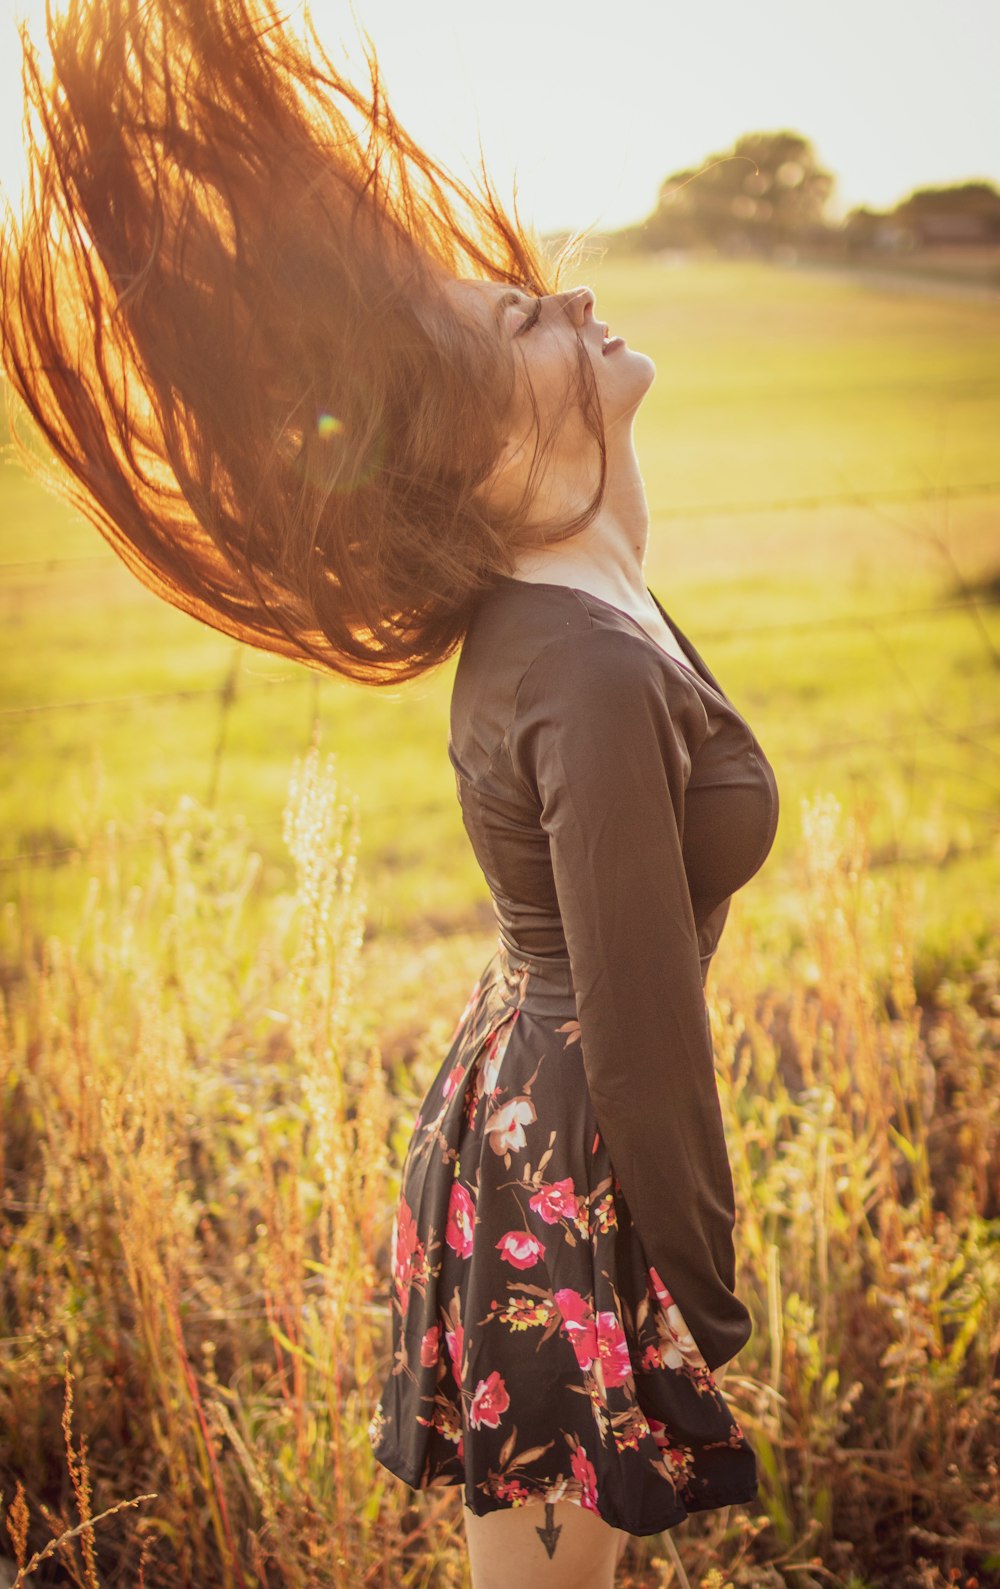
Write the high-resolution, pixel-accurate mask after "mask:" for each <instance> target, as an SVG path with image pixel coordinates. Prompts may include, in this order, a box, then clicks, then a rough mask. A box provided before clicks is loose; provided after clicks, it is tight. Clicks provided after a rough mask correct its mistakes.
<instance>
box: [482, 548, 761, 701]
mask: <svg viewBox="0 0 1000 1589" xmlns="http://www.w3.org/2000/svg"><path fill="white" fill-rule="evenodd" d="M500 578H501V579H503V580H504V581H506V583H508V584H511V585H541V586H544V588H545V589H546V590H568V591H571V592H572V594H573V595H574V596H585V597H587V598H588V600H590V601H596V602H597V603H598V605H599V606H601V607H606V608H607V609H608V611H609V612H613V613H617V614H618V616H619V618H625V619H626V620H627V621H628V622H629V623H630V624H632V625H633V626H634V627H635V628H636V629H637V630H638V631H639V633H640V634H641V635H642V636H643V637H644V639H646V640H648V641H649V644H650V645H651V646H655V648H656V650H657V651H658V652H659V653H660V655H661V657H666V659H667V661H668V662H672V663H673V664H674V667H675V668H681V669H682V670H683V671H684V672H685V673H690V674H691V675H692V676H693V677H694V678H696V679H699V680H700V682H701V683H702V684H704V685H705V686H706V688H707V689H709V690H711V691H712V693H713V695H717V696H718V697H719V699H720V700H721V701H723V702H724V703H725V705H726V706H728V707H730V708H731V710H732V711H735V710H736V708H735V707H734V706H733V703H732V701H731V700H730V699H729V696H728V695H727V694H726V692H725V691H724V690H723V688H722V686H721V685H720V684H719V683H718V681H717V679H716V678H715V676H714V674H713V673H712V671H711V669H710V668H709V667H708V665H707V663H706V662H705V660H704V658H703V657H701V656H700V655H699V653H698V652H697V651H696V650H695V647H694V646H693V645H692V643H691V641H690V640H689V639H688V637H687V635H686V634H684V633H683V631H682V630H680V629H679V628H678V627H677V625H676V623H675V622H674V620H673V619H672V618H671V616H670V614H669V613H668V612H667V610H666V608H665V607H664V606H663V603H662V602H661V601H660V599H659V597H658V596H657V595H656V594H655V593H654V592H653V591H652V590H650V588H649V586H648V585H647V586H646V590H647V591H648V593H649V595H650V596H652V598H653V600H654V602H655V603H656V607H657V611H658V612H659V613H660V616H661V617H662V618H663V621H664V623H665V624H666V625H667V628H668V629H669V630H670V633H671V634H672V635H673V637H674V639H675V640H676V641H677V644H678V645H679V646H680V648H681V650H682V651H683V652H684V655H685V656H686V657H687V658H688V661H689V662H690V664H691V666H690V667H688V666H687V665H686V664H685V663H683V662H680V661H678V659H677V657H675V656H673V655H672V654H671V652H669V651H665V650H664V648H663V646H661V645H660V643H659V641H657V640H654V639H653V637H652V635H651V634H650V633H649V632H648V630H646V629H645V628H643V626H642V624H641V623H640V622H639V620H638V618H633V616H632V614H631V613H630V612H626V611H625V610H624V608H622V607H616V606H615V604H614V602H610V601H606V600H605V599H604V597H603V596H595V595H594V593H593V591H592V590H583V589H581V588H580V587H579V586H578V585H562V584H559V583H558V582H557V581H555V580H545V579H516V578H515V577H514V576H513V575H511V574H501V575H500Z"/></svg>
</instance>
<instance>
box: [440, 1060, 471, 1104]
mask: <svg viewBox="0 0 1000 1589" xmlns="http://www.w3.org/2000/svg"><path fill="white" fill-rule="evenodd" d="M464 1075H465V1066H464V1065H453V1066H452V1067H451V1070H449V1072H448V1074H447V1076H446V1077H445V1079H444V1087H443V1088H442V1089H441V1090H442V1093H443V1095H444V1097H445V1098H450V1097H451V1095H452V1093H453V1092H454V1091H455V1088H456V1087H457V1086H458V1084H459V1082H460V1081H461V1079H462V1077H463V1076H464Z"/></svg>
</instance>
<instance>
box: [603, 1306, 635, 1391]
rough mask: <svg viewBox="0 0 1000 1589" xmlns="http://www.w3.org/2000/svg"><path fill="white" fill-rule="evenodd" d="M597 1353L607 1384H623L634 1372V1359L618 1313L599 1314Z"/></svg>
mask: <svg viewBox="0 0 1000 1589" xmlns="http://www.w3.org/2000/svg"><path fill="white" fill-rule="evenodd" d="M597 1354H598V1356H599V1357H600V1360H601V1368H602V1370H603V1372H604V1383H605V1385H606V1386H608V1387H610V1386H611V1385H623V1384H624V1383H625V1381H626V1380H627V1379H628V1378H629V1376H630V1374H631V1373H632V1360H631V1358H630V1357H629V1354H628V1341H627V1340H626V1339H625V1331H624V1330H623V1329H622V1323H621V1319H620V1318H619V1317H618V1315H617V1313H599V1314H598V1315H597Z"/></svg>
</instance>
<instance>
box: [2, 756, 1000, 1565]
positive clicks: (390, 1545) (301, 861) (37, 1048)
mask: <svg viewBox="0 0 1000 1589" xmlns="http://www.w3.org/2000/svg"><path fill="white" fill-rule="evenodd" d="M150 824H151V827H152V829H153V831H155V834H156V837H157V848H156V861H155V864H153V865H152V866H151V867H147V868H146V869H145V870H144V871H143V872H142V873H141V874H139V873H138V872H136V871H135V870H134V867H135V864H136V863H135V859H134V857H135V855H136V854H137V853H138V851H137V850H136V848H135V847H134V846H132V845H130V844H129V843H128V842H127V836H125V835H122V836H120V842H115V835H114V833H113V832H112V833H108V834H105V835H103V839H104V843H103V844H102V847H101V850H100V852H99V853H100V856H101V860H100V864H99V866H96V867H95V870H94V873H93V876H92V880H91V885H90V890H89V892H88V895H87V900H86V906H85V909H84V911H83V914H82V917H81V922H80V928H79V932H78V934H77V937H76V939H75V941H74V942H72V943H70V942H65V941H58V940H55V939H53V938H48V939H45V940H42V941H39V940H38V939H37V937H36V936H35V934H34V930H33V926H32V922H31V920H30V919H29V917H28V914H27V913H26V912H24V911H20V912H19V911H17V910H15V909H14V907H8V908H7V911H6V913H5V915H4V918H3V924H2V926H3V943H2V952H3V979H4V980H3V987H4V998H3V1008H2V1018H3V1037H4V1043H3V1060H2V1066H3V1069H2V1073H0V1098H2V1101H3V1111H4V1114H3V1130H2V1132H0V1153H2V1155H3V1161H2V1166H0V1168H2V1183H3V1187H4V1197H3V1205H2V1208H0V1242H2V1254H3V1274H2V1281H0V1310H2V1315H0V1345H2V1357H0V1431H2V1433H0V1488H2V1490H3V1512H2V1514H0V1515H2V1516H3V1520H4V1523H5V1529H4V1535H5V1536H6V1538H5V1543H6V1540H9V1542H10V1543H9V1546H8V1553H10V1552H12V1553H13V1557H14V1559H15V1560H16V1562H17V1563H18V1564H19V1565H20V1567H21V1569H22V1573H23V1576H24V1577H25V1578H28V1577H31V1576H34V1578H35V1581H36V1582H38V1583H42V1582H46V1581H53V1580H51V1579H48V1580H47V1579H46V1578H45V1576H44V1575H45V1573H46V1572H47V1571H48V1570H49V1569H50V1568H51V1567H52V1566H53V1564H55V1563H56V1562H58V1564H59V1567H60V1570H61V1573H62V1577H61V1579H60V1580H59V1581H62V1582H65V1581H67V1578H68V1579H69V1580H71V1581H73V1582H75V1583H77V1584H80V1585H86V1586H87V1589H94V1586H95V1585H98V1584H100V1585H108V1586H110V1585H114V1584H129V1585H132V1584H137V1583H138V1584H142V1585H143V1586H145V1585H148V1586H149V1589H159V1586H167V1585H169V1586H171V1589H187V1586H192V1589H194V1586H196V1589H214V1586H216V1585H218V1586H226V1589H229V1586H233V1589H243V1586H246V1589H251V1586H253V1589H258V1586H259V1589H286V1586H287V1589H321V1586H322V1589H327V1586H330V1585H337V1586H338V1589H340V1586H343V1589H355V1586H362V1585H364V1586H379V1589H383V1586H384V1589H388V1586H390V1585H391V1586H393V1589H395V1586H397V1585H402V1584H405V1585H413V1586H416V1585H427V1586H437V1585H449V1584H452V1585H462V1584H465V1583H466V1582H467V1581H468V1575H467V1568H466V1565H465V1561H464V1553H463V1549H462V1529H461V1497H460V1493H459V1492H458V1491H457V1490H447V1491H434V1492H425V1493H423V1494H420V1495H415V1494H414V1493H413V1492H411V1491H409V1490H407V1489H406V1488H405V1487H404V1486H403V1485H402V1484H400V1483H399V1482H398V1481H397V1480H395V1479H394V1478H392V1476H390V1475H388V1474H386V1473H385V1471H384V1470H382V1469H380V1468H378V1467H377V1465H376V1464H375V1463H374V1460H373V1458H372V1456H371V1453H370V1448H369V1445H368V1440H367V1432H366V1431H367V1423H368V1418H369V1416H370V1413H371V1408H372V1403H373V1400H374V1396H375V1393H376V1389H377V1386H378V1382H379V1380H380V1378H381V1376H382V1375H383V1374H384V1373H385V1372H386V1370H387V1368H388V1363H387V1360H386V1354H387V1350H388V1279H389V1275H388V1270H389V1254H388V1241H389V1232H390V1226H391V1219H392V1209H393V1202H394V1197H395V1192H396V1188H397V1186H398V1157H399V1149H398V1145H399V1143H400V1141H401V1140H404V1139H405V1133H406V1130H407V1129H408V1125H409V1120H408V1118H407V1108H408V1106H407V1105H406V1104H401V1103H400V1101H399V1098H398V1096H397V1094H398V1092H399V1091H400V1088H399V1087H398V1086H397V1083H399V1082H401V1081H404V1080H405V1081H410V1080H412V1077H410V1078H404V1077H401V1076H392V1075H389V1074H388V1073H387V1071H386V1068H385V1066H384V1064H383V1061H382V1059H381V1056H380V1054H379V1052H378V1050H377V1049H376V1048H375V1047H374V1046H373V1045H372V1044H370V1043H368V1042H366V1041H365V1040H364V1039H363V1037H362V1036H361V1033H362V1031H363V1029H364V1026H365V1023H364V1022H363V1021H362V1019H361V1015H362V1013H363V1012H362V1011H361V1010H360V1009H359V1007H358V979H359V972H360V970H361V967H362V964H363V959H362V957H363V955H364V949H363V946H362V938H363V923H364V898H363V888H362V885H361V883H360V881H359V877H358V831H357V814H356V811H355V810H354V808H353V806H352V803H351V802H350V801H349V800H348V799H347V798H345V797H342V795H341V793H340V791H339V790H338V787H337V783H336V778H335V775H334V768H333V764H332V762H331V760H330V758H327V759H326V760H325V762H324V761H321V758H320V755H319V751H318V748H317V747H315V746H314V747H313V749H312V750H311V751H310V752H309V754H308V755H307V756H305V757H304V758H302V760H301V761H299V762H297V763H296V764H295V767H294V770H293V774H292V779H291V783H290V787H289V795H288V802H287V807H286V811H285V839H286V843H287V845H288V847H289V850H290V853H291V856H292V858H293V861H294V866H295V886H294V889H293V890H292V891H291V892H290V893H287V894H284V895H278V896H275V897H273V898H271V899H270V900H269V902H268V904H267V911H266V917H265V926H264V929H263V930H261V928H260V926H259V924H258V925H257V926H256V927H255V929H254V931H253V932H252V933H251V932H249V931H248V928H247V920H248V906H249V904H250V902H251V901H252V900H254V899H255V898H256V896H257V895H258V894H259V893H260V891H261V889H262V880H261V877H260V869H259V862H258V859H257V857H256V855H255V852H254V850H253V847H252V842H251V835H250V834H249V833H248V831H247V830H246V829H245V827H242V826H240V825H238V824H237V825H233V824H229V825H227V824H225V823H223V822H222V821H220V820H219V819H218V818H217V817H216V816H215V815H213V814H212V813H210V812H209V811H207V810H205V809H204V808H203V807H201V806H199V805H198V804H196V803H195V802H194V801H191V800H185V801H183V802H181V804H180V806H179V807H178V808H177V810H176V811H175V812H173V813H172V814H170V815H161V814H155V815H153V816H152V817H151V818H150ZM800 853H801V861H802V874H801V877H800V879H799V881H798V885H797V887H796V889H795V890H794V892H793V893H791V894H789V896H788V898H787V901H786V904H787V910H786V911H785V912H784V929H785V931H786V932H787V940H788V947H787V956H786V960H785V965H784V968H783V974H782V976H781V979H780V983H779V984H778V985H774V986H766V985H765V983H766V981H767V980H768V979H766V978H765V977H764V976H763V974H762V963H761V960H760V957H759V951H758V948H757V946H756V945H755V943H754V940H753V936H752V934H751V933H750V932H749V930H748V929H747V928H742V929H741V925H740V921H739V919H738V918H737V919H734V922H733V923H732V925H731V928H730V932H731V933H732V934H733V935H734V937H733V938H732V940H731V942H732V943H733V946H734V952H732V953H730V954H729V957H728V960H727V967H728V969H727V971H726V974H725V977H724V979H723V980H722V981H720V983H719V986H718V987H717V988H716V987H714V986H712V987H711V988H710V1006H711V1014H712V1022H713V1031H714V1036H715V1042H716V1052H717V1056H718V1060H719V1068H720V1083H721V1088H722V1094H723V1105H724V1109H725V1113H726V1120H727V1129H728V1131H729V1140H730V1147H731V1153H732V1161H733V1172H734V1179H735V1182H736V1187H737V1196H738V1201H739V1227H738V1229H739V1238H740V1251H741V1254H742V1275H741V1281H742V1287H741V1294H743V1295H744V1296H746V1297H747V1299H748V1300H749V1302H750V1304H751V1306H752V1307H753V1309H754V1311H755V1315H756V1330H755V1334H754V1337H753V1340H752V1342H751V1344H750V1346H749V1347H748V1348H747V1350H746V1351H745V1352H744V1353H743V1354H741V1356H740V1358H739V1359H738V1360H737V1362H736V1363H735V1364H734V1365H733V1367H732V1368H731V1370H730V1371H729V1373H728V1374H727V1375H726V1376H725V1377H724V1380H723V1386H724V1390H725V1393H726V1394H727V1396H728V1397H729V1398H730V1400H731V1401H732V1402H733V1404H734V1406H735V1407H736V1408H737V1410H738V1412H739V1415H740V1417H741V1419H742V1421H743V1422H744V1424H745V1426H746V1428H747V1430H748V1432H749V1434H750V1436H751V1439H752V1440H753V1442H754V1445H755V1448H756V1450H757V1452H758V1455H759V1459H760V1468H761V1475H762V1496H761V1503H760V1505H759V1507H757V1508H739V1509H736V1510H735V1511H734V1512H733V1513H732V1514H730V1513H728V1512H717V1513H709V1514H703V1515H702V1516H699V1517H697V1518H693V1519H691V1520H689V1522H688V1523H686V1524H685V1525H684V1526H683V1528H682V1529H680V1530H678V1531H676V1532H675V1534H674V1535H672V1541H673V1542H674V1543H675V1544H677V1545H678V1546H679V1548H680V1552H681V1556H682V1558H683V1560H684V1563H685V1567H686V1571H687V1573H688V1575H689V1578H690V1582H691V1583H692V1584H694V1583H698V1584H701V1585H705V1586H711V1589H723V1586H724V1585H727V1584H731V1585H734V1586H735V1585H747V1586H753V1589H757V1586H760V1585H765V1586H767V1585H773V1586H778V1589H780V1586H781V1585H785V1584H788V1585H795V1586H797V1589H800V1586H802V1585H808V1584H816V1585H824V1586H827V1585H835V1586H838V1585H839V1586H843V1589H863V1586H865V1585H872V1586H881V1585H887V1586H888V1585H892V1586H893V1589H896V1586H904V1589H906V1586H924V1585H927V1586H936V1585H945V1584H948V1585H951V1584H955V1583H959V1584H963V1585H965V1586H966V1589H974V1586H975V1585H976V1584H978V1585H979V1586H980V1589H985V1586H986V1585H987V1584H988V1583H989V1582H990V1578H991V1574H992V1575H993V1576H994V1578H995V1577H996V1575H997V1574H998V1573H1000V1484H998V1473H997V1452H998V1450H1000V1384H998V1381H997V1379H996V1377H995V1375H996V1357H997V1348H998V1331H1000V1248H998V1243H997V1236H998V1234H1000V1041H998V1038H1000V998H998V987H997V981H998V967H997V963H996V961H993V960H987V961H984V963H983V964H982V965H981V966H980V967H979V969H978V971H977V972H976V973H975V974H974V975H971V976H970V975H965V976H963V978H962V979H961V980H956V981H954V982H943V983H942V984H941V985H940V986H939V988H938V989H937V992H936V995H935V998H934V1001H933V1004H931V1005H927V1004H924V1005H921V1004H919V1003H918V1001H917V999H916V996H915V993H914V986H913V964H914V955H915V945H914V942H913V927H912V916H911V911H910V907H909V902H908V901H907V899H906V897H905V894H904V893H903V892H902V891H900V890H899V888H898V887H897V888H895V889H893V888H889V887H888V886H886V885H879V884H877V882H876V880H875V877H874V875H873V873H872V871H871V869H870V867H869V866H868V864H867V855H866V850H865V840H864V832H863V830H862V828H861V827H860V826H859V825H858V823H856V822H854V821H852V820H851V819H850V818H849V817H845V815H844V814H843V813H842V812H841V811H840V810H839V808H838V807H837V806H836V804H835V803H834V802H833V801H832V800H829V799H826V800H824V799H818V800H816V801H815V802H813V803H812V804H811V805H808V806H806V807H804V809H803V832H802V843H801V849H800ZM258 914H259V913H258ZM478 970H479V965H478V964H476V965H470V967H469V982H470V984H471V981H472V979H473V977H474V975H475V973H476V972H477V971H478ZM771 980H773V979H771ZM428 997H429V999H430V1000H431V1001H432V1000H433V994H432V993H429V995H428ZM382 1003H384V1008H385V1011H386V1017H387V1018H388V1014H389V1012H390V1010H391V1006H392V987H391V985H387V986H386V987H385V989H384V992H383V996H382ZM427 1014H428V1020H429V1021H430V1019H431V1017H432V1016H433V1017H434V1018H435V1019H437V1018H438V1017H439V1016H440V1015H441V1014H442V1012H440V1011H437V1010H436V1009H433V1008H431V1007H430V1005H429V1008H428V1012H427ZM393 1144H394V1145H395V1146H393ZM70 1389H72V1390H73V1392H74V1402H73V1413H72V1416H73V1419H74V1421H75V1424H76V1428H77V1430H78V1436H77V1439H78V1444H77V1445H76V1446H74V1444H73V1440H72V1432H71V1428H70V1403H69V1395H68V1392H69V1390H70ZM105 1513H106V1514H108V1515H102V1514H105ZM3 1537H4V1536H0V1538H3ZM57 1540H58V1541H59V1543H58V1544H56V1543H55V1542H56V1541H57ZM662 1550H663V1542H662V1541H658V1540H656V1539H652V1540H642V1541H640V1540H636V1541H634V1542H633V1544H632V1545H631V1546H630V1548H629V1552H628V1554H627V1559H626V1563H625V1565H624V1566H623V1568H622V1570H621V1573H620V1582H621V1583H622V1584H623V1585H624V1584H629V1583H631V1584H633V1585H635V1586H639V1585H643V1586H652V1585H654V1584H655V1585H661V1584H662V1585H667V1584H670V1583H672V1582H675V1581H676V1579H675V1577H674V1571H675V1569H674V1566H673V1565H672V1564H671V1562H672V1558H671V1562H668V1560H667V1558H666V1557H664V1556H663V1555H662V1554H661V1552H662ZM42 1551H45V1552H47V1554H46V1556H45V1558H44V1560H39V1561H37V1562H36V1563H35V1564H34V1565H32V1560H31V1558H32V1554H33V1553H40V1552H42Z"/></svg>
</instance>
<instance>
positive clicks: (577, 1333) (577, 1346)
mask: <svg viewBox="0 0 1000 1589" xmlns="http://www.w3.org/2000/svg"><path fill="white" fill-rule="evenodd" d="M555 1298H556V1306H557V1307H558V1309H559V1312H560V1313H561V1314H562V1324H563V1329H564V1330H565V1332H566V1334H567V1335H568V1336H569V1340H570V1345H571V1346H572V1348H573V1350H574V1352H575V1353H576V1360H577V1362H578V1363H579V1365H580V1367H581V1368H583V1369H587V1368H589V1367H590V1365H591V1364H592V1363H593V1361H594V1358H595V1357H596V1356H597V1352H598V1347H597V1327H596V1325H595V1322H594V1310H593V1308H592V1307H591V1305H590V1303H589V1301H588V1300H587V1299H586V1298H585V1297H582V1296H581V1295H580V1293H579V1291H571V1290H569V1289H566V1290H563V1291H557V1292H556V1294H555Z"/></svg>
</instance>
